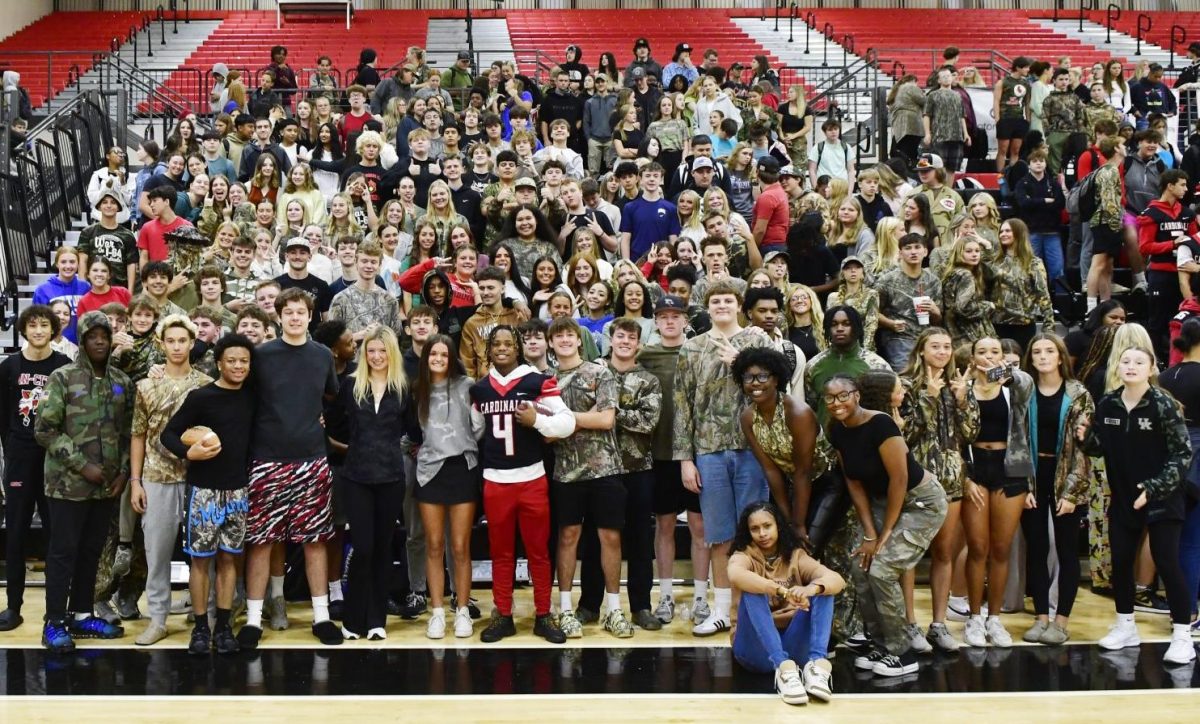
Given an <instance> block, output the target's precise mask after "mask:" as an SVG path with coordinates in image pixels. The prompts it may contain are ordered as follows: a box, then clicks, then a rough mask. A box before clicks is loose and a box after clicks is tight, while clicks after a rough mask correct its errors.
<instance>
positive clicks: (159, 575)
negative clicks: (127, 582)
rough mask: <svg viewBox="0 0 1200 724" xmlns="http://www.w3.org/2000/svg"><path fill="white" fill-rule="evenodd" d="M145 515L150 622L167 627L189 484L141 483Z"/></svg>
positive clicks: (147, 592) (144, 532) (143, 522)
mask: <svg viewBox="0 0 1200 724" xmlns="http://www.w3.org/2000/svg"><path fill="white" fill-rule="evenodd" d="M142 487H144V488H145V489H146V512H145V513H143V514H142V536H143V537H144V538H145V541H146V602H147V604H148V608H149V613H150V620H151V621H154V622H155V623H157V624H161V625H164V626H165V625H166V623H167V614H169V613H170V612H171V553H172V552H174V550H175V539H176V538H178V537H179V528H180V526H181V525H182V524H183V516H184V505H185V504H186V501H187V484H186V483H183V482H178V483H153V482H148V481H142Z"/></svg>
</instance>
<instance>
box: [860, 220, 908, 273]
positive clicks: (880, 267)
mask: <svg viewBox="0 0 1200 724" xmlns="http://www.w3.org/2000/svg"><path fill="white" fill-rule="evenodd" d="M897 229H899V230H900V231H903V230H904V221H903V220H901V219H900V218H899V217H896V216H885V217H883V218H882V219H880V220H879V223H877V224H875V247H874V249H875V263H874V264H872V265H871V268H870V269H868V270H867V271H868V272H870V273H871V274H872V275H874V276H878V275H879V274H883V273H884V272H886V271H888V270H889V269H891V268H893V267H895V266H897V265H898V264H899V263H900V242H899V241H898V240H897V239H896V230H897Z"/></svg>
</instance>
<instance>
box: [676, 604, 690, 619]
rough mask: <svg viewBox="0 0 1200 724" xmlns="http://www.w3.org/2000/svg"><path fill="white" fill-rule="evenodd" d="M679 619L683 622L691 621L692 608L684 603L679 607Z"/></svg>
mask: <svg viewBox="0 0 1200 724" xmlns="http://www.w3.org/2000/svg"><path fill="white" fill-rule="evenodd" d="M679 618H681V619H683V620H684V621H691V620H692V607H691V606H689V605H687V604H686V603H685V604H683V605H682V606H680V607H679Z"/></svg>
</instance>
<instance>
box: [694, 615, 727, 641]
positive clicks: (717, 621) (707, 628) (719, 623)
mask: <svg viewBox="0 0 1200 724" xmlns="http://www.w3.org/2000/svg"><path fill="white" fill-rule="evenodd" d="M728 630H729V617H728V616H721V615H719V614H716V613H712V614H709V616H708V618H706V619H704V620H703V621H701V622H700V623H698V624H696V625H695V627H693V628H692V635H693V636H714V635H716V634H719V633H721V632H722V631H728Z"/></svg>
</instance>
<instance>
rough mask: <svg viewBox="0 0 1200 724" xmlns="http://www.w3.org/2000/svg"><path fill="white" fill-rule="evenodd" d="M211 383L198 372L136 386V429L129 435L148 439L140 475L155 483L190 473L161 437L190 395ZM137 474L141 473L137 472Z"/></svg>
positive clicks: (169, 481)
mask: <svg viewBox="0 0 1200 724" xmlns="http://www.w3.org/2000/svg"><path fill="white" fill-rule="evenodd" d="M210 382H212V378H211V377H209V376H208V375H206V374H204V373H203V372H200V371H199V370H196V369H189V370H188V373H187V374H186V375H184V376H183V377H180V378H178V379H173V378H171V377H167V376H165V375H164V376H163V377H160V378H158V379H155V380H152V379H150V378H146V379H144V380H142V381H141V382H138V383H137V395H136V397H135V398H134V403H133V426H132V429H131V430H130V434H131V435H133V436H134V437H144V438H145V439H146V448H145V457H144V458H143V460H142V469H141V471H140V475H141V477H142V479H143V480H145V481H147V482H152V483H178V482H182V481H183V479H184V476H185V475H186V473H187V462H186V461H184V460H180V459H179V458H177V457H175V454H174V453H172V452H171V451H170V450H167V448H166V447H165V446H164V445H163V444H162V441H161V440H159V435H160V434H161V433H162V431H163V428H164V427H166V426H167V423H168V422H169V421H170V420H171V416H172V415H174V414H175V413H176V412H177V411H178V410H179V406H180V405H182V404H183V401H184V399H186V398H187V393H189V392H191V391H192V390H194V389H196V388H197V387H203V386H204V385H207V384H208V383H210ZM134 472H138V471H134Z"/></svg>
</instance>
